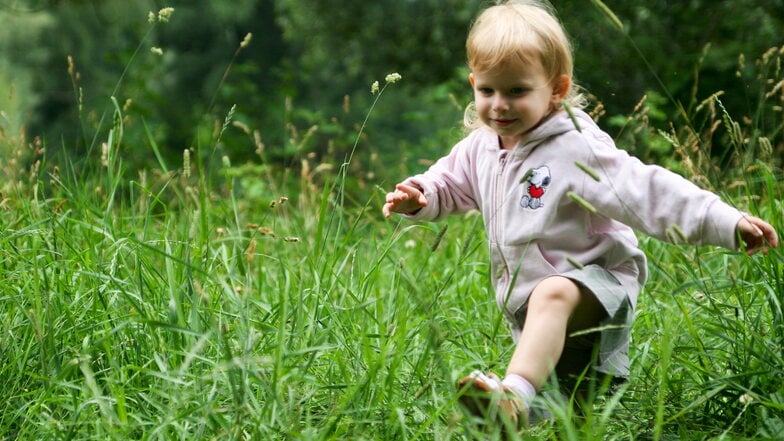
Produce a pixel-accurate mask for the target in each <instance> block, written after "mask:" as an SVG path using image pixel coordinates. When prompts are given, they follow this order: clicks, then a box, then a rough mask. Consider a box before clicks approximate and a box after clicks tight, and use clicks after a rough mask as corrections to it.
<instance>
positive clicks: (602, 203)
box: [580, 134, 744, 250]
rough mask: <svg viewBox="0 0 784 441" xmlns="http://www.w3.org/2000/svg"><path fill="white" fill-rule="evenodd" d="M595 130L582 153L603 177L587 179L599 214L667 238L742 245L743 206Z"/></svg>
mask: <svg viewBox="0 0 784 441" xmlns="http://www.w3.org/2000/svg"><path fill="white" fill-rule="evenodd" d="M590 136H591V135H590V134H589V135H588V138H587V140H588V142H587V143H586V145H585V147H586V148H587V149H588V151H587V154H586V155H580V156H583V157H585V158H586V162H587V164H586V165H587V166H588V167H589V168H590V169H592V170H594V171H595V172H596V173H597V175H598V177H599V180H598V181H596V180H595V179H593V178H591V177H586V178H585V179H584V180H583V183H584V188H583V192H584V195H583V197H584V198H585V199H586V200H587V201H588V202H590V203H591V204H592V205H594V207H595V208H596V209H597V212H598V214H600V215H605V216H607V217H611V218H614V219H617V220H619V221H621V222H623V223H625V224H627V225H629V226H631V227H632V228H634V229H636V230H639V231H641V232H643V233H645V234H648V235H650V236H653V237H655V238H657V239H660V240H665V241H668V242H675V243H678V242H687V243H690V244H695V245H717V246H722V247H725V248H728V249H732V250H736V249H737V248H738V243H737V235H736V231H735V230H736V226H737V224H738V222H739V221H740V219H741V218H742V217H743V216H744V214H743V213H742V212H741V211H739V210H738V209H736V208H734V207H732V206H730V205H728V204H726V203H724V202H723V201H722V200H721V199H720V198H719V196H718V195H716V194H714V193H712V192H710V191H707V190H703V189H701V188H699V187H698V186H696V185H695V184H694V183H692V182H691V181H689V180H687V179H685V178H683V177H682V176H680V175H678V174H676V173H674V172H671V171H669V170H667V169H665V168H662V167H659V166H656V165H646V164H643V163H642V162H641V161H640V160H639V159H637V158H635V157H632V156H630V155H629V154H628V153H626V152H625V151H623V150H620V149H617V148H616V147H615V146H614V145H613V144H612V142H611V141H610V144H608V143H607V140H600V139H594V140H593V141H592V140H591V139H590ZM608 138H609V137H608Z"/></svg>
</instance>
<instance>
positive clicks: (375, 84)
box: [370, 72, 403, 95]
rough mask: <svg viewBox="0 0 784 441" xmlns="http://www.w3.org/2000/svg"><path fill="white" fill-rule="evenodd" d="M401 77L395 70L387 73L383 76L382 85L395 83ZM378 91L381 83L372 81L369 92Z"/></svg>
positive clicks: (374, 92)
mask: <svg viewBox="0 0 784 441" xmlns="http://www.w3.org/2000/svg"><path fill="white" fill-rule="evenodd" d="M402 78H403V77H402V76H401V75H400V74H399V73H397V72H393V73H390V74H387V76H386V77H384V87H386V86H387V85H389V84H394V83H397V82H398V81H400V80H401V79H402ZM380 91H381V84H380V83H379V82H378V81H374V82H373V84H371V85H370V93H372V94H374V95H375V94H377V93H379V92H380Z"/></svg>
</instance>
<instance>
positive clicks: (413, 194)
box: [381, 184, 427, 217]
mask: <svg viewBox="0 0 784 441" xmlns="http://www.w3.org/2000/svg"><path fill="white" fill-rule="evenodd" d="M426 205H427V199H425V195H424V194H422V190H421V189H419V188H417V187H415V186H413V185H406V184H397V185H396V186H395V191H393V192H391V193H387V203H386V204H384V207H383V208H382V209H381V211H382V212H383V213H384V216H385V217H390V216H391V215H392V213H413V212H415V211H417V210H419V209H420V208H422V207H424V206H426Z"/></svg>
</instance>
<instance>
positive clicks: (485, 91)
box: [479, 87, 493, 96]
mask: <svg viewBox="0 0 784 441" xmlns="http://www.w3.org/2000/svg"><path fill="white" fill-rule="evenodd" d="M479 92H481V93H482V95H485V96H490V95H492V94H493V89H491V88H489V87H480V88H479Z"/></svg>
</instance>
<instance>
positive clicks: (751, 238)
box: [735, 216, 779, 255]
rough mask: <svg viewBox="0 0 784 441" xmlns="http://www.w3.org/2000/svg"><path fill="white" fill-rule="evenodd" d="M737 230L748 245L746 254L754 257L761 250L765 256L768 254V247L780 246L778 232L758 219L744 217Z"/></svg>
mask: <svg viewBox="0 0 784 441" xmlns="http://www.w3.org/2000/svg"><path fill="white" fill-rule="evenodd" d="M735 229H736V230H737V232H738V234H739V235H740V238H741V239H742V240H743V242H744V243H745V244H746V254H749V255H752V254H754V253H756V252H757V251H759V250H760V249H761V250H762V253H763V254H765V253H767V252H768V246H771V247H774V248H775V247H777V246H779V238H778V236H777V235H776V230H775V229H774V228H773V227H772V226H771V225H770V224H769V223H767V222H765V221H764V220H762V219H760V218H758V217H754V216H744V217H743V218H742V219H741V220H740V221H739V222H738V226H737V227H735Z"/></svg>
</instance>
